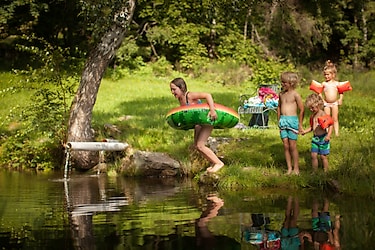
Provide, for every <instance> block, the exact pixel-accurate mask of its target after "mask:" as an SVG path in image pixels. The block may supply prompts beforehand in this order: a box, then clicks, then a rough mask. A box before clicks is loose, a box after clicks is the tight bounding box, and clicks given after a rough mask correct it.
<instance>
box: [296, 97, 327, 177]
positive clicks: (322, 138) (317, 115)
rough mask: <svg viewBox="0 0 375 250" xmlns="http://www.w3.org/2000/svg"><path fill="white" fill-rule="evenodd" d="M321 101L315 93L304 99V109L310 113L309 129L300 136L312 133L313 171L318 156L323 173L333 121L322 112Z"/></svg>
mask: <svg viewBox="0 0 375 250" xmlns="http://www.w3.org/2000/svg"><path fill="white" fill-rule="evenodd" d="M323 106H324V102H323V99H322V98H321V97H320V96H319V95H318V94H316V93H314V94H311V95H309V96H308V97H307V98H306V107H308V108H309V109H310V111H311V112H312V114H311V116H310V128H308V129H306V130H304V131H303V132H302V135H304V134H306V133H308V132H311V131H313V132H314V136H313V138H312V140H311V161H312V167H313V170H314V171H316V170H317V169H318V164H319V162H318V155H320V158H321V160H322V163H323V168H324V171H325V172H326V171H328V155H329V151H330V139H331V134H332V124H333V120H332V118H331V117H330V115H328V114H326V113H325V112H324V111H323Z"/></svg>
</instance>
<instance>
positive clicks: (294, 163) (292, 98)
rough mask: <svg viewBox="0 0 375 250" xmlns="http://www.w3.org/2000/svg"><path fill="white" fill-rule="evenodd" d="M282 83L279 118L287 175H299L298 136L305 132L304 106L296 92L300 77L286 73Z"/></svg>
mask: <svg viewBox="0 0 375 250" xmlns="http://www.w3.org/2000/svg"><path fill="white" fill-rule="evenodd" d="M281 82H282V84H281V87H282V90H281V92H280V94H279V105H278V107H277V118H278V121H279V128H280V137H281V140H282V141H283V145H284V154H285V160H286V164H287V167H288V172H287V174H288V175H289V174H292V173H293V172H294V174H296V175H299V162H298V161H299V159H298V157H299V156H298V150H297V138H298V134H299V133H300V132H302V131H303V128H302V121H303V116H304V106H303V101H302V98H301V96H300V95H299V94H298V92H297V91H296V90H295V88H296V87H297V84H298V75H297V74H296V73H294V72H284V73H282V74H281Z"/></svg>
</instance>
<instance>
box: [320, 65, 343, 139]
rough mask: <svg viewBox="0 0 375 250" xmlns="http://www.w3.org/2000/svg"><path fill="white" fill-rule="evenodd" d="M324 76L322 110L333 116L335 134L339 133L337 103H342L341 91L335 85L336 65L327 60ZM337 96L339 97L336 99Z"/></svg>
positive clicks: (336, 84) (336, 82)
mask: <svg viewBox="0 0 375 250" xmlns="http://www.w3.org/2000/svg"><path fill="white" fill-rule="evenodd" d="M323 72H324V78H325V82H323V83H322V85H323V92H324V97H323V95H321V96H322V98H323V100H324V111H325V112H326V113H327V114H330V115H332V118H333V122H334V124H333V127H334V130H335V135H336V136H338V135H339V105H342V99H343V98H344V95H343V94H342V93H340V94H339V93H338V91H337V87H338V85H339V82H338V81H337V80H336V74H337V69H336V66H335V65H334V64H333V63H332V62H331V61H330V60H328V61H327V62H326V65H325V67H324V70H323ZM337 97H339V98H338V99H337Z"/></svg>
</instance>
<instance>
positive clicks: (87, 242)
mask: <svg viewBox="0 0 375 250" xmlns="http://www.w3.org/2000/svg"><path fill="white" fill-rule="evenodd" d="M106 181H107V178H106V176H100V175H99V176H97V177H88V176H85V177H81V178H71V179H70V180H69V181H68V180H66V181H65V183H64V184H65V196H66V202H67V207H68V212H69V220H70V224H71V232H72V239H73V245H74V247H75V248H76V249H95V248H96V244H95V237H94V232H93V229H94V228H93V215H94V214H95V213H99V212H114V211H118V210H119V206H123V205H126V200H125V197H117V198H108V197H107V194H106ZM113 228H115V227H114V225H113ZM108 233H109V234H108ZM113 234H115V232H111V231H109V232H107V236H106V237H107V238H108V237H111V238H112V240H110V241H108V243H107V244H108V245H111V244H115V243H116V242H117V241H118V239H117V240H116V239H115V238H114V237H115V236H113Z"/></svg>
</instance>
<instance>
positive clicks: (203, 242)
mask: <svg viewBox="0 0 375 250" xmlns="http://www.w3.org/2000/svg"><path fill="white" fill-rule="evenodd" d="M207 200H208V201H210V203H209V204H208V206H207V209H206V210H205V211H204V212H203V213H202V215H201V217H200V218H199V219H198V220H197V221H196V230H195V231H196V233H197V245H198V246H204V248H205V249H213V248H214V245H215V242H214V240H215V237H214V236H213V235H212V233H211V232H210V230H208V225H207V223H208V221H209V220H210V219H211V218H213V217H215V216H217V214H218V212H219V210H220V208H221V207H222V206H224V201H223V200H222V199H220V198H219V197H217V196H216V195H212V196H208V197H207Z"/></svg>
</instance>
